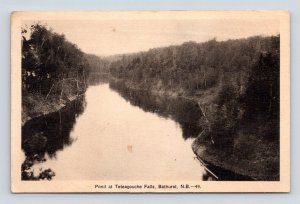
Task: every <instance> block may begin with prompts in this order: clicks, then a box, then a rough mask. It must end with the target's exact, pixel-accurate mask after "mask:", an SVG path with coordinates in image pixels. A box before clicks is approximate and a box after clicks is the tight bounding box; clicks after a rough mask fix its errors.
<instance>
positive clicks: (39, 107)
mask: <svg viewBox="0 0 300 204" xmlns="http://www.w3.org/2000/svg"><path fill="white" fill-rule="evenodd" d="M80 95H82V93H81V94H79V95H77V94H71V93H68V94H65V95H64V97H63V98H62V99H60V98H59V97H55V96H54V97H53V96H52V97H49V98H46V97H45V96H42V95H40V94H30V93H27V94H26V95H25V96H23V97H22V125H24V124H25V123H26V122H28V121H29V120H31V119H33V118H36V117H40V116H43V115H47V114H50V113H53V112H56V111H58V110H60V109H62V108H64V107H65V106H66V105H67V104H69V103H70V102H72V101H74V100H76V99H77V98H78V97H79V96H80Z"/></svg>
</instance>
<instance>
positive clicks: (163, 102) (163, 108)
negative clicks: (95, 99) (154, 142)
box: [109, 82, 202, 139]
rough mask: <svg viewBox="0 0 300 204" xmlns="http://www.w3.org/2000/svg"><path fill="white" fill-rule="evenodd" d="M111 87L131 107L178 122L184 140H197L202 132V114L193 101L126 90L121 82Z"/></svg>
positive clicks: (112, 83)
mask: <svg viewBox="0 0 300 204" xmlns="http://www.w3.org/2000/svg"><path fill="white" fill-rule="evenodd" d="M109 87H110V88H111V89H113V90H115V91H117V92H118V93H119V94H120V95H121V96H122V97H123V98H124V99H125V100H126V101H128V102H130V104H131V105H133V106H138V107H140V108H141V109H143V110H144V111H146V112H151V113H156V114H158V115H159V116H161V117H164V118H171V119H172V120H175V121H176V122H178V123H179V125H180V127H181V129H182V132H183V134H182V136H183V138H184V139H187V138H195V137H197V136H198V135H199V133H200V132H201V131H202V128H201V126H200V122H199V120H200V118H201V116H202V113H201V110H200V108H199V106H198V104H197V103H196V102H194V101H192V100H187V99H183V98H170V97H164V96H159V95H153V94H151V93H150V92H147V91H136V90H132V89H129V88H126V87H125V86H124V85H123V84H122V83H120V82H110V84H109Z"/></svg>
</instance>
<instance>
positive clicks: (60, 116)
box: [22, 84, 205, 180]
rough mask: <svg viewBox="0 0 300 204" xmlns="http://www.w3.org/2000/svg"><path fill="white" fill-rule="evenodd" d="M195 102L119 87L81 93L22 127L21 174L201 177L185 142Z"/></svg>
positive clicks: (192, 127) (194, 130)
mask: <svg viewBox="0 0 300 204" xmlns="http://www.w3.org/2000/svg"><path fill="white" fill-rule="evenodd" d="M200 116H201V114H200V110H199V108H198V107H197V104H195V103H193V102H190V101H186V100H181V99H177V100H175V99H167V98H164V97H155V96H151V95H150V94H149V93H146V92H133V91H129V90H127V89H124V88H122V87H117V86H111V87H109V85H108V84H101V85H96V86H90V87H89V88H88V90H87V92H86V94H85V98H83V99H79V100H77V101H76V102H74V103H73V104H72V105H70V106H68V107H66V108H64V109H63V110H61V111H59V112H56V113H53V114H49V115H47V116H45V117H41V118H36V119H34V120H31V121H30V122H28V123H26V124H25V125H24V127H23V128H22V149H23V151H24V153H25V157H26V159H25V161H24V163H23V164H22V178H23V180H38V179H49V180H50V179H55V180H84V179H86V180H201V179H202V176H203V174H204V172H205V171H204V169H203V167H202V166H201V165H200V163H199V162H198V160H197V159H195V155H194V153H193V151H192V148H191V143H192V141H193V139H192V138H193V137H196V136H197V135H198V134H199V132H200V131H201V128H200V127H199V126H198V124H199V123H197V121H198V120H199V117H200Z"/></svg>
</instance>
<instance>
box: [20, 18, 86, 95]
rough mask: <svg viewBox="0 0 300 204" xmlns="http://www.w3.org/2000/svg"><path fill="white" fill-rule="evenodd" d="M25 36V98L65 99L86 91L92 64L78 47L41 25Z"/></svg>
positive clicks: (26, 30)
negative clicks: (64, 96) (62, 97)
mask: <svg viewBox="0 0 300 204" xmlns="http://www.w3.org/2000/svg"><path fill="white" fill-rule="evenodd" d="M21 32H22V92H23V94H26V93H32V94H40V95H44V96H45V97H48V96H49V95H55V96H57V95H60V96H62V95H63V94H64V93H66V92H74V93H77V94H78V93H80V92H83V91H84V90H85V89H86V77H87V75H88V62H87V60H86V58H85V55H84V53H83V52H82V51H81V50H80V49H79V48H78V47H77V46H76V45H75V44H73V43H70V42H69V41H67V40H66V39H65V36H64V35H61V34H58V33H55V32H53V31H52V30H51V29H49V28H47V27H46V26H44V25H41V24H39V23H37V24H34V25H31V26H30V27H29V28H22V31H21Z"/></svg>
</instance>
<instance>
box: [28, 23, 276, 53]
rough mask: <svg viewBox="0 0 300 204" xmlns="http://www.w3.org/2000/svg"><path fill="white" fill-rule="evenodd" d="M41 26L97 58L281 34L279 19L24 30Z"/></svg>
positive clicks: (59, 25) (51, 25) (68, 25)
mask: <svg viewBox="0 0 300 204" xmlns="http://www.w3.org/2000/svg"><path fill="white" fill-rule="evenodd" d="M33 22H41V23H42V24H46V25H47V26H48V27H49V28H52V29H53V31H54V32H57V33H60V34H64V35H65V36H66V39H67V40H69V41H70V42H72V43H75V44H77V45H78V47H79V48H80V49H81V50H82V51H84V52H85V53H89V54H95V55H98V56H109V55H115V54H124V53H133V52H138V51H146V50H149V49H151V48H155V47H164V46H169V45H179V44H182V43H183V42H187V41H196V42H204V41H207V40H209V39H212V38H216V39H217V40H218V41H223V40H227V39H238V38H245V37H249V36H253V35H263V36H269V35H277V34H279V29H280V27H279V21H278V20H276V19H263V20H261V19H257V18H253V19H252V18H248V19H245V18H244V19H239V18H231V19H225V18H224V19H222V18H215V19H214V18H210V19H201V18H199V19H197V18H191V19H184V18H183V19H180V18H176V19H166V18H164V19H151V18H149V19H147V18H146V19H139V18H130V19H122V18H119V19H96V20H93V19H91V20H89V19H88V20H87V19H83V20H81V19H74V20H69V19H68V20H64V19H62V20H56V19H55V20H52V19H51V20H38V21H36V20H35V21H25V22H24V24H23V26H24V25H25V24H26V25H30V24H31V23H33Z"/></svg>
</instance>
